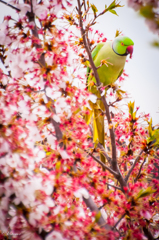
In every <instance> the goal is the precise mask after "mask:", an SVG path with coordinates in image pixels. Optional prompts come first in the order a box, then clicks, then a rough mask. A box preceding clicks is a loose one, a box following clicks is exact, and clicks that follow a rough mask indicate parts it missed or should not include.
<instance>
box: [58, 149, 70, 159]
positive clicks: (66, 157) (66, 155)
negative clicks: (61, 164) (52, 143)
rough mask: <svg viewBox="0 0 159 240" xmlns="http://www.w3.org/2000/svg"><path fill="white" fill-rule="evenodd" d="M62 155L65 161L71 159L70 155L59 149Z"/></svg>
mask: <svg viewBox="0 0 159 240" xmlns="http://www.w3.org/2000/svg"><path fill="white" fill-rule="evenodd" d="M59 152H60V155H61V157H62V158H63V159H69V158H70V157H69V155H68V154H67V152H66V151H64V150H61V149H59Z"/></svg>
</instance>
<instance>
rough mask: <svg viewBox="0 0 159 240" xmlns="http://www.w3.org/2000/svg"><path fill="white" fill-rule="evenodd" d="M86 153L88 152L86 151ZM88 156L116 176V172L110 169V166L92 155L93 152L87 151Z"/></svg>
mask: <svg viewBox="0 0 159 240" xmlns="http://www.w3.org/2000/svg"><path fill="white" fill-rule="evenodd" d="M87 153H88V152H87ZM88 154H89V156H91V157H92V158H93V159H94V160H95V161H96V162H97V163H99V164H100V165H101V166H102V167H103V168H105V169H106V170H108V171H109V172H110V173H111V174H113V175H114V176H115V177H116V178H118V177H119V176H118V173H117V172H115V171H114V170H112V169H111V168H110V167H108V166H106V165H105V164H104V163H103V162H102V161H100V160H99V159H98V158H96V157H94V156H93V154H91V153H88Z"/></svg>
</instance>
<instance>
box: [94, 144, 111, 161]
mask: <svg viewBox="0 0 159 240" xmlns="http://www.w3.org/2000/svg"><path fill="white" fill-rule="evenodd" d="M97 147H98V148H100V150H102V151H101V152H100V153H101V154H102V155H103V156H104V157H105V158H106V159H107V160H108V162H109V163H111V160H112V159H111V158H110V157H109V156H108V154H107V153H106V151H105V148H104V147H103V145H102V144H101V143H98V144H97Z"/></svg>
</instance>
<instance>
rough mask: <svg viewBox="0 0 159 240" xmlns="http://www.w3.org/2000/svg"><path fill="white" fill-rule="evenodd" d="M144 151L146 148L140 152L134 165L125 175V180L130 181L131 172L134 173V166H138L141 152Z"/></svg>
mask: <svg viewBox="0 0 159 240" xmlns="http://www.w3.org/2000/svg"><path fill="white" fill-rule="evenodd" d="M143 151H144V150H141V151H140V153H139V155H138V156H137V157H136V159H135V161H134V163H133V165H132V167H131V168H130V170H129V172H128V174H127V176H126V177H125V181H126V182H127V181H128V179H129V177H130V174H131V173H132V171H133V169H134V167H135V166H136V163H137V162H138V160H139V159H140V157H141V154H142V153H143Z"/></svg>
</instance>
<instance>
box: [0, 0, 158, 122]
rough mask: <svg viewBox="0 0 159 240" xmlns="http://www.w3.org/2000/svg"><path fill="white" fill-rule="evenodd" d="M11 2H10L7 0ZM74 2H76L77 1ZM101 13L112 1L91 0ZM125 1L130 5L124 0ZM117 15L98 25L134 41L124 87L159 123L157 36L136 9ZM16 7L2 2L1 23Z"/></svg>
mask: <svg viewBox="0 0 159 240" xmlns="http://www.w3.org/2000/svg"><path fill="white" fill-rule="evenodd" d="M7 2H8V1H7ZM74 2H76V1H75V0H74ZM90 2H91V3H94V4H95V5H96V6H97V8H98V10H99V12H100V11H102V10H103V9H104V7H105V4H107V5H109V4H110V3H111V2H112V1H111V0H91V1H90ZM121 4H125V5H126V1H125V0H122V1H121ZM116 11H117V13H118V15H119V16H115V15H114V14H111V13H106V14H105V15H103V16H101V17H100V18H99V19H98V23H97V24H96V26H95V28H96V29H98V30H99V31H100V32H103V33H104V35H105V37H106V38H107V39H113V38H114V36H115V32H116V29H119V30H120V31H122V32H123V34H124V35H127V36H128V37H130V38H131V39H132V40H133V41H134V54H133V58H132V60H129V63H128V64H126V67H125V70H126V72H127V73H128V74H129V78H127V80H126V81H125V83H124V85H123V89H125V90H127V91H128V92H129V94H130V96H131V99H130V100H131V101H134V100H135V103H136V106H140V112H145V113H150V115H151V116H152V119H153V124H157V123H159V49H157V48H154V47H152V46H151V45H150V42H152V41H153V40H154V39H157V36H155V35H154V34H153V33H151V32H150V31H149V29H148V27H147V26H146V25H145V23H144V19H143V18H141V17H139V16H138V14H137V13H136V12H134V10H133V9H131V8H128V7H127V6H124V7H122V8H118V9H117V10H116ZM13 13H15V11H14V10H12V9H10V8H9V7H7V6H5V5H3V4H2V3H0V22H2V21H3V17H4V15H12V14H13Z"/></svg>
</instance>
